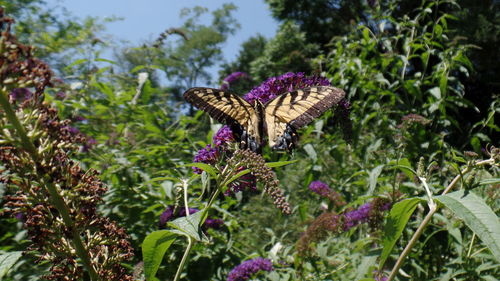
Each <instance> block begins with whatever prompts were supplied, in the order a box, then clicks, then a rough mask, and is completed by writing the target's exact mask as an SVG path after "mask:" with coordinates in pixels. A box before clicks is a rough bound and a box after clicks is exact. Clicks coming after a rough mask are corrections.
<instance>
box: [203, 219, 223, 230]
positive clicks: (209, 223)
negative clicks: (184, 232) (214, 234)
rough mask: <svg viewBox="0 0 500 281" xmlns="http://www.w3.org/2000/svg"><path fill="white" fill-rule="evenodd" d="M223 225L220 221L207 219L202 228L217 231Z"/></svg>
mask: <svg viewBox="0 0 500 281" xmlns="http://www.w3.org/2000/svg"><path fill="white" fill-rule="evenodd" d="M223 224H224V221H223V220H221V219H209V218H207V219H206V220H205V222H204V223H203V227H204V228H213V229H219V228H220V227H221V226H222V225H223Z"/></svg>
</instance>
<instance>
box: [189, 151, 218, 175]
mask: <svg viewBox="0 0 500 281" xmlns="http://www.w3.org/2000/svg"><path fill="white" fill-rule="evenodd" d="M218 156H219V153H218V150H217V149H216V148H213V147H212V146H211V145H209V144H207V146H206V147H205V148H203V149H200V150H199V151H198V153H197V154H196V155H195V156H194V160H193V162H195V163H205V164H215V163H216V162H217V158H218ZM193 171H194V172H195V173H197V174H201V172H202V170H201V169H200V168H197V167H193Z"/></svg>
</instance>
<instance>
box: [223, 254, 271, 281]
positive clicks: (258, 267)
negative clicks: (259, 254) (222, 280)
mask: <svg viewBox="0 0 500 281" xmlns="http://www.w3.org/2000/svg"><path fill="white" fill-rule="evenodd" d="M272 270H273V263H272V262H271V260H268V259H264V258H255V259H251V260H247V261H244V262H243V263H241V264H240V265H238V266H236V267H235V268H233V269H232V270H231V272H229V275H228V276H227V281H245V280H248V279H250V277H252V275H253V274H255V273H257V272H259V271H272Z"/></svg>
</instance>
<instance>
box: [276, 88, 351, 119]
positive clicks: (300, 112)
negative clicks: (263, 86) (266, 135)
mask: <svg viewBox="0 0 500 281" xmlns="http://www.w3.org/2000/svg"><path fill="white" fill-rule="evenodd" d="M344 96H345V93H344V91H343V90H341V89H339V88H335V87H329V86H317V87H310V88H304V89H300V90H296V91H293V92H290V93H287V94H284V95H282V96H280V97H278V98H277V99H275V100H273V101H271V102H270V103H269V105H270V106H274V108H273V110H272V114H275V115H276V116H277V117H278V118H279V119H282V120H286V121H287V123H289V124H290V126H291V127H293V128H294V129H299V128H301V127H303V126H305V125H307V124H309V123H311V121H313V120H314V119H316V118H317V117H319V116H320V115H321V114H323V113H324V112H325V111H326V110H328V109H329V108H331V107H332V106H334V105H336V104H338V103H339V102H340V101H341V100H342V99H343V98H344ZM266 113H268V111H266Z"/></svg>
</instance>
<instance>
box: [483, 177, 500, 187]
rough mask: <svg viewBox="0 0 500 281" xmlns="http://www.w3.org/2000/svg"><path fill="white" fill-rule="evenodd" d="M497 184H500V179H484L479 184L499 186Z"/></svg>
mask: <svg viewBox="0 0 500 281" xmlns="http://www.w3.org/2000/svg"><path fill="white" fill-rule="evenodd" d="M497 183H500V178H491V179H484V180H482V181H480V182H479V184H480V185H487V184H497Z"/></svg>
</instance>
